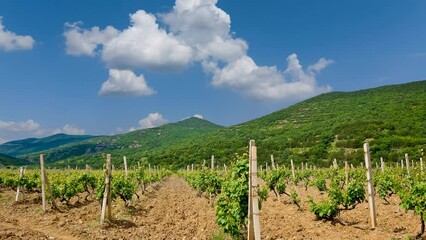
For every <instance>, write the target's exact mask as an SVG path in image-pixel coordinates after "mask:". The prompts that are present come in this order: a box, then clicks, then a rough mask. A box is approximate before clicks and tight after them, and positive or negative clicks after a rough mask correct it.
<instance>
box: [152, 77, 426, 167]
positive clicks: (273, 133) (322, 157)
mask: <svg viewBox="0 0 426 240" xmlns="http://www.w3.org/2000/svg"><path fill="white" fill-rule="evenodd" d="M249 139H255V140H256V143H257V146H258V154H259V161H260V162H262V163H264V162H266V161H269V159H270V154H273V155H274V157H275V160H276V161H277V162H278V163H283V162H286V164H288V161H289V159H294V160H295V161H296V162H302V161H303V162H310V163H313V164H316V165H323V166H329V164H330V161H331V160H332V159H333V158H337V159H338V160H345V159H346V160H349V161H350V162H351V163H354V164H355V163H356V164H359V162H361V161H363V150H362V144H363V142H364V141H365V140H367V141H369V142H370V146H371V151H372V154H373V157H374V160H377V159H378V158H379V157H380V156H383V157H384V158H385V159H386V160H388V161H389V160H391V161H397V160H399V159H401V158H402V157H403V154H404V153H409V154H410V156H411V157H413V158H416V159H418V158H419V156H420V149H422V148H424V149H426V81H420V82H412V83H407V84H401V85H392V86H384V87H379V88H374V89H367V90H361V91H356V92H348V93H345V92H332V93H328V94H323V95H320V96H317V97H314V98H311V99H308V100H306V101H303V102H301V103H298V104H295V105H293V106H291V107H288V108H286V109H283V110H280V111H277V112H274V113H271V114H268V115H266V116H264V117H261V118H258V119H255V120H252V121H249V122H246V123H243V124H239V125H236V126H232V127H229V128H224V129H222V130H220V131H218V132H215V133H213V134H211V135H209V136H208V137H205V138H203V139H202V140H200V141H198V142H196V143H187V144H185V145H180V146H174V147H172V148H169V149H167V150H166V151H154V152H150V153H148V154H146V156H147V157H148V159H149V160H150V161H151V162H155V163H164V164H175V165H177V166H185V164H190V163H191V162H196V163H200V162H201V161H202V159H209V158H210V154H215V158H216V160H218V162H219V163H220V164H222V163H226V162H228V161H229V159H231V158H232V156H233V154H234V153H236V152H237V153H240V154H241V153H243V152H245V151H247V150H246V146H247V144H248V141H249Z"/></svg>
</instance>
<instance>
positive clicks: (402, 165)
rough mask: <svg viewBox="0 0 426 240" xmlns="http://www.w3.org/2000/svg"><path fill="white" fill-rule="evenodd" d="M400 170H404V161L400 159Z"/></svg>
mask: <svg viewBox="0 0 426 240" xmlns="http://www.w3.org/2000/svg"><path fill="white" fill-rule="evenodd" d="M401 169H402V170H404V161H403V160H402V159H401Z"/></svg>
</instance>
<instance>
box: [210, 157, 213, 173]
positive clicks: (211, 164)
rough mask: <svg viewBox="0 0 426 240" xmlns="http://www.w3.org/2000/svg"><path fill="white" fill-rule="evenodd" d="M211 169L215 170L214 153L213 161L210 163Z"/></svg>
mask: <svg viewBox="0 0 426 240" xmlns="http://www.w3.org/2000/svg"><path fill="white" fill-rule="evenodd" d="M210 169H211V170H212V171H213V170H214V155H212V159H211V163H210Z"/></svg>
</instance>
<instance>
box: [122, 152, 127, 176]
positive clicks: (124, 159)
mask: <svg viewBox="0 0 426 240" xmlns="http://www.w3.org/2000/svg"><path fill="white" fill-rule="evenodd" d="M123 162H124V172H125V173H126V177H127V158H126V156H124V157H123Z"/></svg>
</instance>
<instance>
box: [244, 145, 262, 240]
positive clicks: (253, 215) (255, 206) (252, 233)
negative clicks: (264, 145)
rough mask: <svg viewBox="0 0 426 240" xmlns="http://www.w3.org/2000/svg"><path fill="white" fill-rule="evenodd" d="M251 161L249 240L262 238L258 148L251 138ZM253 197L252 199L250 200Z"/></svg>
mask: <svg viewBox="0 0 426 240" xmlns="http://www.w3.org/2000/svg"><path fill="white" fill-rule="evenodd" d="M250 152H251V154H250V163H249V179H250V180H249V182H250V185H249V194H250V195H249V203H250V205H249V213H250V215H249V222H248V224H249V227H248V237H247V239H248V240H258V239H259V240H260V221H259V200H258V196H257V190H258V187H259V184H258V180H257V149H256V145H255V142H254V140H250ZM250 199H251V200H250Z"/></svg>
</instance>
